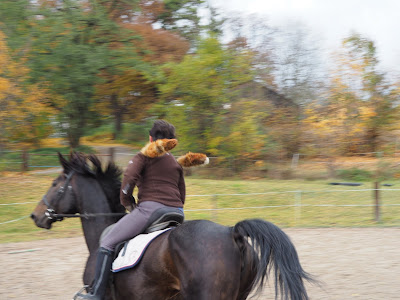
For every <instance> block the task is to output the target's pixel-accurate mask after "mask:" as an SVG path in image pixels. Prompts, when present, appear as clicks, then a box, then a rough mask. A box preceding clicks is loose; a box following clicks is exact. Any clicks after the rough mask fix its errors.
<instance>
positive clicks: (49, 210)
mask: <svg viewBox="0 0 400 300" xmlns="http://www.w3.org/2000/svg"><path fill="white" fill-rule="evenodd" d="M74 173H75V171H71V172H70V173H69V174H68V175H67V179H66V180H65V183H64V186H62V187H60V189H59V190H58V191H57V198H56V199H55V201H54V202H57V203H59V202H60V201H61V200H62V198H63V197H64V194H65V190H66V189H67V188H68V189H69V190H72V186H71V185H69V183H70V181H71V178H72V176H73V175H74ZM42 200H43V202H44V204H45V205H46V206H47V210H46V212H45V215H46V217H47V218H48V219H50V220H55V221H62V220H63V219H64V216H62V215H58V214H56V212H55V210H54V208H53V207H52V206H51V205H50V203H49V201H47V198H46V195H44V196H43V199H42ZM54 202H53V203H54Z"/></svg>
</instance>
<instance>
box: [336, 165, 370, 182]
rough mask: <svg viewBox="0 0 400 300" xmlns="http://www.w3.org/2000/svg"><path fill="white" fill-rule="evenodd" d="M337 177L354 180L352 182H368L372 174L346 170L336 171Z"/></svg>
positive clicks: (354, 169)
mask: <svg viewBox="0 0 400 300" xmlns="http://www.w3.org/2000/svg"><path fill="white" fill-rule="evenodd" d="M337 175H338V177H339V178H341V179H345V180H354V181H368V180H371V179H372V177H373V173H372V172H370V171H366V170H362V169H358V168H351V169H346V170H338V173H337Z"/></svg>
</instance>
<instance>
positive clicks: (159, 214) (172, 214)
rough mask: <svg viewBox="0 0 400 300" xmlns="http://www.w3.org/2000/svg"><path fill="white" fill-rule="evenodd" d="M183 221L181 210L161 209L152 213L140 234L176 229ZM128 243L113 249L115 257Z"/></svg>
mask: <svg viewBox="0 0 400 300" xmlns="http://www.w3.org/2000/svg"><path fill="white" fill-rule="evenodd" d="M183 221H184V215H183V213H182V211H181V210H179V209H178V208H174V207H162V208H159V209H157V210H155V211H154V212H153V214H152V215H151V216H150V218H149V220H148V221H147V223H146V225H145V226H144V228H145V229H144V230H143V232H142V234H148V233H152V232H155V231H159V230H163V229H166V228H170V227H177V226H179V225H181V224H182V223H183ZM114 225H115V224H112V225H110V226H108V227H107V228H106V229H104V231H103V233H102V234H101V236H100V241H101V240H102V239H103V238H104V237H105V236H106V235H107V234H108V233H109V232H110V231H111V229H112V228H113V226H114ZM128 242H129V240H127V241H123V242H121V243H119V244H118V245H117V246H116V247H115V257H116V256H117V255H118V253H119V252H120V251H121V250H122V249H126V245H127V243H128Z"/></svg>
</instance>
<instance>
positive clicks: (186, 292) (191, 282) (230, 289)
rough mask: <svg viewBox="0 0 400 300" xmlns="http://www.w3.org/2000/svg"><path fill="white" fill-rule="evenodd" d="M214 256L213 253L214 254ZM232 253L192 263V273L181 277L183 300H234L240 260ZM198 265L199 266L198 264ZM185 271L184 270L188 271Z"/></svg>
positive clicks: (238, 282) (236, 292) (237, 286)
mask: <svg viewBox="0 0 400 300" xmlns="http://www.w3.org/2000/svg"><path fill="white" fill-rule="evenodd" d="M214 254H215V253H214ZM236 256H237V255H236V253H232V251H231V252H230V253H229V252H226V253H225V255H223V254H222V253H221V255H218V254H217V255H215V256H210V257H208V258H207V259H203V260H200V261H201V262H199V261H197V262H195V260H194V261H192V266H190V267H189V268H188V269H191V270H192V271H193V272H190V271H189V272H184V274H183V275H184V276H181V277H180V279H181V284H180V288H181V290H180V294H181V295H182V299H184V300H234V299H237V297H238V294H239V285H240V258H239V257H236ZM199 263H200V264H199ZM188 269H186V270H188Z"/></svg>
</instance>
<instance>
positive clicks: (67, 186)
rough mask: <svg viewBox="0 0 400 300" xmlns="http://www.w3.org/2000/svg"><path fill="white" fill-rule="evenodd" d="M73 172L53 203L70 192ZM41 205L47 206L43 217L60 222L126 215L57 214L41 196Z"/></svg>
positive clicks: (67, 177) (44, 197)
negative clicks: (67, 219) (69, 219)
mask: <svg viewBox="0 0 400 300" xmlns="http://www.w3.org/2000/svg"><path fill="white" fill-rule="evenodd" d="M74 174H75V171H71V172H70V173H69V174H68V175H67V176H66V180H65V183H64V185H63V186H62V187H60V188H59V189H58V191H57V197H56V199H55V201H54V202H53V203H59V202H60V201H61V200H62V199H63V198H64V195H65V191H66V190H67V189H68V190H70V191H73V190H72V186H71V185H70V182H71V179H72V176H74ZM42 201H43V203H44V204H45V205H46V206H47V209H46V212H45V213H44V214H45V216H46V217H47V218H48V219H50V220H54V222H56V221H62V220H63V219H64V218H86V219H89V218H93V217H100V216H123V215H125V214H126V213H96V214H92V213H84V214H57V213H56V211H55V209H54V208H53V206H52V205H50V203H49V201H48V200H47V197H46V195H44V196H43V198H42Z"/></svg>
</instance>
